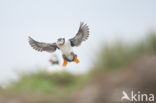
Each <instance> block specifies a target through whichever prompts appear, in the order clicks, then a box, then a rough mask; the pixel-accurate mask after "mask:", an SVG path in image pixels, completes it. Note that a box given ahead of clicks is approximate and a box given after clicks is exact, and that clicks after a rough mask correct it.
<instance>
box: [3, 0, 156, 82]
mask: <svg viewBox="0 0 156 103" xmlns="http://www.w3.org/2000/svg"><path fill="white" fill-rule="evenodd" d="M155 5H156V1H155V0H0V36H1V38H0V47H1V51H0V57H1V59H0V62H1V65H0V82H3V81H7V80H8V79H10V78H16V75H15V72H16V71H25V70H29V71H31V70H34V69H35V68H36V67H48V66H49V65H50V64H49V62H48V61H47V60H48V59H49V57H50V56H51V55H52V54H48V53H39V52H36V51H34V50H33V49H32V48H31V47H30V46H29V45H28V42H27V37H28V36H32V37H33V38H34V39H36V40H38V41H43V42H55V41H56V39H57V38H59V37H66V38H70V37H73V36H74V35H75V34H76V32H77V30H78V27H79V23H80V21H84V22H85V23H87V24H88V25H89V27H90V37H89V39H88V40H87V41H86V42H84V43H82V45H81V46H80V47H79V48H74V51H75V52H76V53H77V54H78V56H79V59H80V61H81V62H80V64H78V65H76V64H74V63H70V64H69V65H68V69H67V71H70V72H73V73H84V72H86V71H88V70H89V68H90V67H91V66H92V62H93V61H94V60H93V59H94V58H95V57H96V55H95V54H96V52H97V51H98V50H99V47H100V45H101V43H106V42H110V43H111V42H113V41H114V40H116V39H121V40H123V41H130V42H133V41H136V40H138V39H140V38H143V37H144V36H145V33H146V32H148V31H150V30H155V28H156V19H155V18H156V6H155ZM56 54H58V55H59V57H61V54H60V52H59V51H57V52H56ZM60 59H62V58H60Z"/></svg>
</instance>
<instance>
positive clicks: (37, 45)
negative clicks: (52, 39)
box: [29, 37, 58, 52]
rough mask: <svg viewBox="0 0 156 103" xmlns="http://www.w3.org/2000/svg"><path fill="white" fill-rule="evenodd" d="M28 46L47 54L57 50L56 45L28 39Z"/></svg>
mask: <svg viewBox="0 0 156 103" xmlns="http://www.w3.org/2000/svg"><path fill="white" fill-rule="evenodd" d="M29 44H30V45H31V47H32V48H33V49H35V50H37V51H40V52H42V51H47V52H54V51H56V49H57V48H58V47H57V45H56V43H43V42H38V41H36V40H34V39H33V38H31V37H29Z"/></svg>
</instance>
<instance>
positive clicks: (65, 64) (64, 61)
mask: <svg viewBox="0 0 156 103" xmlns="http://www.w3.org/2000/svg"><path fill="white" fill-rule="evenodd" d="M62 66H63V67H65V66H67V61H66V60H65V59H64V58H63V64H62Z"/></svg>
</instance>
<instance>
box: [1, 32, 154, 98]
mask: <svg viewBox="0 0 156 103" xmlns="http://www.w3.org/2000/svg"><path fill="white" fill-rule="evenodd" d="M155 54H156V33H154V32H153V33H150V34H149V35H148V36H147V37H146V38H145V39H144V40H140V41H138V42H135V43H133V44H132V43H131V44H126V43H122V42H116V43H115V44H112V45H104V46H103V47H102V49H101V50H100V52H99V53H98V57H97V59H96V61H95V65H94V67H93V69H92V70H91V71H90V73H88V74H84V75H73V74H70V73H67V72H59V73H48V72H43V71H40V72H37V73H30V74H22V75H21V77H20V80H19V81H17V82H14V83H13V84H12V85H10V86H9V87H8V88H7V89H5V90H4V91H3V92H6V93H13V94H20V93H26V94H41V95H45V96H48V95H50V97H51V96H52V97H54V98H56V99H62V98H66V97H68V96H70V95H71V94H72V93H74V92H76V91H78V90H80V89H81V88H83V87H84V86H86V85H87V83H88V82H89V81H90V80H93V78H94V77H95V74H97V75H98V74H99V73H105V71H116V70H122V69H121V68H124V67H125V66H127V65H129V64H131V63H132V62H134V61H135V60H137V59H139V58H141V57H143V56H146V55H155ZM103 71H104V72H103ZM0 90H1V91H2V89H0Z"/></svg>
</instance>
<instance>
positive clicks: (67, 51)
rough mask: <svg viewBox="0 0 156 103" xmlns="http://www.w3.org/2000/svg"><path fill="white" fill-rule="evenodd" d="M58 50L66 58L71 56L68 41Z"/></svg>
mask: <svg viewBox="0 0 156 103" xmlns="http://www.w3.org/2000/svg"><path fill="white" fill-rule="evenodd" d="M59 48H60V50H61V51H62V53H63V54H64V55H66V56H70V55H71V52H72V47H71V44H70V41H68V40H67V41H65V43H64V45H62V46H60V47H59Z"/></svg>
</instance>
